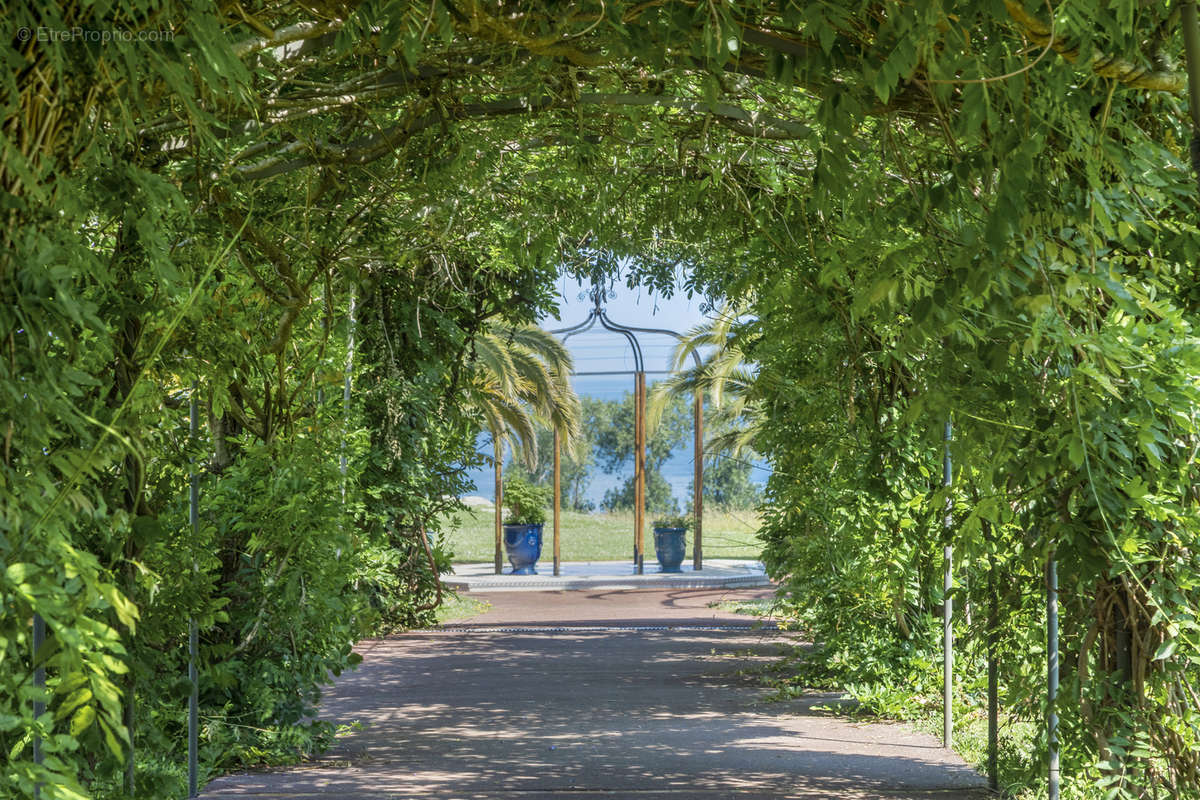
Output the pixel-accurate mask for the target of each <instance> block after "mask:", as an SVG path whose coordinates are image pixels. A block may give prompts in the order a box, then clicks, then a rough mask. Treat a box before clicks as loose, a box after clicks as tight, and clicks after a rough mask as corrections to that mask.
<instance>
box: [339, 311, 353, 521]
mask: <svg viewBox="0 0 1200 800" xmlns="http://www.w3.org/2000/svg"><path fill="white" fill-rule="evenodd" d="M354 300H355V298H354V290H353V289H351V290H350V312H349V313H350V330H349V332H348V333H347V334H346V376H345V379H344V381H343V385H342V426H343V429H344V428H348V427H350V375H351V373H352V372H353V370H354ZM338 462H339V463H338V466H339V468H340V469H341V471H342V476H343V477H345V475H346V439H345V431H344V430H343V433H342V455H341V458H340V459H338ZM342 502H343V503H345V502H346V481H345V480H343V481H342Z"/></svg>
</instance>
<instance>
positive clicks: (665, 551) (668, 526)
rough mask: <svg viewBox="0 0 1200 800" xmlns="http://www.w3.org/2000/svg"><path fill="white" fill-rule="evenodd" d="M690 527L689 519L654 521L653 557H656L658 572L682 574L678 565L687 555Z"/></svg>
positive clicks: (690, 521) (671, 518)
mask: <svg viewBox="0 0 1200 800" xmlns="http://www.w3.org/2000/svg"><path fill="white" fill-rule="evenodd" d="M690 527H692V518H691V517H685V516H674V517H660V518H659V519H656V520H654V555H656V556H658V566H659V567H660V569H659V572H683V570H682V569H680V568H679V565H680V564H682V563H683V557H684V555H686V553H687V532H688V528H690Z"/></svg>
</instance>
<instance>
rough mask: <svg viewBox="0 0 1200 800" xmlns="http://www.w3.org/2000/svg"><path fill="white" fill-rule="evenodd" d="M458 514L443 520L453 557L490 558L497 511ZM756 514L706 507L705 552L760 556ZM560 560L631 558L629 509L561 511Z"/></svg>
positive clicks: (650, 552) (545, 552)
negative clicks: (707, 509)
mask: <svg viewBox="0 0 1200 800" xmlns="http://www.w3.org/2000/svg"><path fill="white" fill-rule="evenodd" d="M456 517H457V518H455V517H451V518H449V519H444V520H442V524H441V526H440V529H441V531H442V532H443V533H444V534H445V536H446V541H447V543H448V544H449V546H450V549H451V550H453V551H454V561H455V563H458V564H467V563H471V562H477V561H483V562H491V560H492V558H493V552H494V548H495V536H496V534H495V527H494V526H495V516H494V515H493V512H492V511H491V510H490V509H473V510H468V511H464V512H462V513H460V514H458V515H456ZM650 522H651V520H650V519H647V520H646V533H645V543H646V555H647V558H653V557H654V530H653V529H652V528H651V527H650ZM758 524H759V523H758V515H757V514H755V513H754V512H753V511H734V512H724V511H706V512H705V514H704V557H705V558H758V556H759V553H760V552H761V549H762V548H761V546H760V543H759V541H758V539H756V538H755V534H756V533H757V532H758ZM553 531H554V528H553V525H552V524H551V523H550V522H547V523H546V528H545V532H544V533H543V539H542V558H543V559H545V558H552V557H553V552H552V548H553V538H552V537H553ZM693 533H694V532H692V531H689V532H688V551H687V560H688V561H690V560H691V558H692V541H693V538H692V537H693ZM561 548H562V550H561V552H562V560H563V561H622V560H625V559H629V560H632V559H633V512H632V511H629V512H622V513H616V514H582V513H578V512H574V511H566V512H563V516H562V528H561Z"/></svg>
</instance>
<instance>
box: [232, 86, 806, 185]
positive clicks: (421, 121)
mask: <svg viewBox="0 0 1200 800" xmlns="http://www.w3.org/2000/svg"><path fill="white" fill-rule="evenodd" d="M577 102H578V104H579V105H594V106H655V107H658V108H668V109H675V110H678V111H685V112H690V113H694V114H698V115H700V114H711V115H713V116H716V117H720V118H723V119H726V120H729V121H731V122H732V123H734V125H732V127H733V129H734V130H735V131H736V132H737V133H740V134H742V135H744V136H753V137H759V138H773V139H801V138H805V137H808V136H809V135H811V133H812V131H811V129H810V128H809V127H808V126H807V125H803V124H801V123H799V122H794V121H792V120H786V119H781V118H779V117H772V116H768V115H766V114H762V113H759V112H757V111H747V110H746V109H744V108H741V107H740V106H735V105H731V104H729V103H712V104H710V103H705V102H702V101H697V100H687V99H684V98H679V97H668V96H664V95H650V94H590V93H588V94H581V95H580V96H579V99H578V101H577ZM574 105H575V103H574V102H572V101H570V100H561V99H556V98H553V97H549V96H543V97H538V98H528V97H514V98H508V99H506V100H493V101H490V102H487V103H470V104H467V105H464V106H461V107H459V108H457V109H451V113H452V114H453V116H454V118H455V119H470V118H483V117H500V116H511V115H515V114H532V113H535V112H539V111H549V110H553V109H569V108H572V107H574ZM444 119H445V118H444V117H443V116H442V115H441V114H439V113H434V112H429V113H426V114H423V115H420V116H410V117H409V118H408V119H406V120H404V121H403V122H400V123H397V124H396V125H393V126H392V127H390V128H387V129H386V130H384V131H381V132H379V133H376V134H372V135H371V136H364V137H362V138H359V139H356V140H354V141H352V142H350V143H349V144H346V145H338V144H332V143H329V142H320V141H317V142H313V141H307V142H292V143H290V144H288V145H285V146H284V147H283V148H281V149H280V151H279V152H278V153H276V154H275V155H273V156H271V157H270V158H266V159H262V160H261V161H256V162H254V163H253V164H248V165H246V166H244V167H240V168H238V170H237V171H236V173H235V177H236V178H237V179H238V180H264V179H266V178H272V177H275V176H276V175H281V174H283V173H286V172H292V171H294V170H297V169H302V168H304V167H310V166H315V165H317V164H329V163H340V164H366V163H369V162H371V161H374V160H376V159H378V158H381V157H382V156H384V155H386V154H387V153H389V152H391V151H392V150H394V149H395V148H396V147H397V146H399V145H400V144H401V143H402V142H404V141H405V140H407V139H408V138H410V137H411V136H413V135H415V134H417V133H419V132H421V131H423V130H425V129H427V128H430V127H434V126H435V125H438V124H441V123H442V121H443V120H444ZM306 151H307V152H306ZM235 160H236V159H235Z"/></svg>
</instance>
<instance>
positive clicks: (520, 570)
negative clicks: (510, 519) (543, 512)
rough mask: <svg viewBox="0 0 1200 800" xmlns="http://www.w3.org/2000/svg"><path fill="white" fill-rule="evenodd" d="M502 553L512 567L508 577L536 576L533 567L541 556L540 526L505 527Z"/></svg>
mask: <svg viewBox="0 0 1200 800" xmlns="http://www.w3.org/2000/svg"><path fill="white" fill-rule="evenodd" d="M504 552H506V553H507V554H508V563H510V564H512V567H513V570H512V572H510V573H509V574H510V575H537V570H535V569H534V568H533V566H534V564H537V560H538V559H539V558H541V556H542V526H541V525H540V524H538V525H505V526H504Z"/></svg>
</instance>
